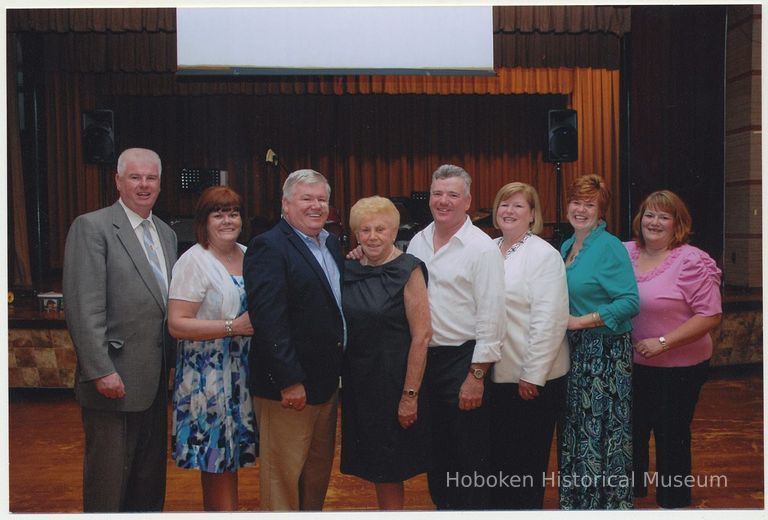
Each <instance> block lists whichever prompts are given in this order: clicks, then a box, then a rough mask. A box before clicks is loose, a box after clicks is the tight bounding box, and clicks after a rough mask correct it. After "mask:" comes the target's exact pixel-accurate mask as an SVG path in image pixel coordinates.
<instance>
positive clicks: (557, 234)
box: [552, 161, 563, 251]
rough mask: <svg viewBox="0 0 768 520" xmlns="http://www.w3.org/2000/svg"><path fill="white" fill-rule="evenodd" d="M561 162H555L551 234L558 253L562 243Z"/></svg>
mask: <svg viewBox="0 0 768 520" xmlns="http://www.w3.org/2000/svg"><path fill="white" fill-rule="evenodd" d="M561 164H562V163H561V162H560V161H557V162H555V230H554V233H553V234H552V245H553V246H555V249H557V250H558V251H560V244H562V243H563V235H562V233H563V232H562V229H561V222H560V221H561V220H562V212H561V210H560V205H561V202H560V201H561V199H562V191H563V187H562V185H563V171H562V168H561Z"/></svg>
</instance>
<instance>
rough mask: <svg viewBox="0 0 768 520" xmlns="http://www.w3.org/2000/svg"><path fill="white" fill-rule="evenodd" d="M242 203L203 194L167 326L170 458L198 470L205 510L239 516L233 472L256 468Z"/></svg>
mask: <svg viewBox="0 0 768 520" xmlns="http://www.w3.org/2000/svg"><path fill="white" fill-rule="evenodd" d="M241 230H242V220H241V218H240V196H239V195H238V194H237V193H235V192H234V191H232V190H231V189H230V188H227V187H223V186H216V187H212V188H208V189H207V190H206V191H205V192H203V194H202V195H201V196H200V200H199V201H198V203H197V209H196V214H195V238H196V240H197V244H195V245H194V246H192V248H190V249H189V250H188V251H187V252H186V253H184V254H183V255H182V256H181V258H179V260H178V261H177V262H176V265H175V266H174V268H173V276H172V280H171V286H170V289H169V294H168V300H169V301H168V326H169V329H170V332H171V334H172V335H173V336H174V337H176V338H177V339H179V340H180V341H179V343H178V347H177V352H176V374H175V381H174V393H173V458H174V460H175V461H176V464H177V465H178V466H179V467H181V468H186V469H197V470H199V471H200V477H201V483H202V488H203V506H204V508H205V510H206V511H234V510H237V502H238V498H237V470H238V469H239V468H241V467H243V466H251V465H253V464H254V463H255V461H256V455H257V452H258V449H257V438H256V435H257V434H256V424H255V418H254V413H253V405H252V402H251V398H250V394H249V392H248V385H247V382H246V374H248V350H249V347H250V336H251V334H253V329H252V327H251V323H250V320H249V317H248V313H247V312H246V303H245V290H244V284H243V276H242V274H243V256H244V252H245V247H244V246H242V245H240V244H238V243H237V238H238V237H239V236H240V232H241Z"/></svg>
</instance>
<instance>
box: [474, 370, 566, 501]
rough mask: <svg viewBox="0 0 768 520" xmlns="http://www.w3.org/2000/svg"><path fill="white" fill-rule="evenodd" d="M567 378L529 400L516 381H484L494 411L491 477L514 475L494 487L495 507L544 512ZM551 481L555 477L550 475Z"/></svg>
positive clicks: (540, 389) (542, 389)
mask: <svg viewBox="0 0 768 520" xmlns="http://www.w3.org/2000/svg"><path fill="white" fill-rule="evenodd" d="M565 386H566V376H562V377H558V378H557V379H553V380H551V381H547V384H546V385H545V386H543V387H542V386H540V387H538V388H539V396H538V397H537V398H536V399H532V400H529V401H526V400H524V399H522V398H521V397H520V394H519V393H518V384H517V383H493V382H491V381H488V382H487V383H486V390H487V392H488V398H489V403H488V404H489V405H490V412H491V425H490V427H491V474H492V475H503V476H505V477H510V479H514V480H508V481H506V482H508V484H509V485H504V486H502V485H498V486H496V487H492V488H490V507H491V509H542V508H543V507H544V483H545V481H544V475H545V474H546V471H547V466H548V464H549V452H550V448H551V447H552V435H553V433H554V431H555V424H556V423H557V417H558V415H559V413H560V411H561V410H562V407H563V405H564V403H565ZM549 477H550V478H551V477H552V475H549Z"/></svg>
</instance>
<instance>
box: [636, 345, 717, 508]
mask: <svg viewBox="0 0 768 520" xmlns="http://www.w3.org/2000/svg"><path fill="white" fill-rule="evenodd" d="M633 370H634V372H633V375H632V386H633V405H632V436H633V438H632V446H633V470H634V483H635V496H646V495H647V494H648V490H647V484H648V483H649V482H655V483H656V503H657V504H658V505H659V506H661V507H664V508H677V507H686V506H689V505H690V504H691V488H690V487H689V486H687V485H680V484H681V483H683V482H684V479H685V478H686V477H687V476H688V475H690V474H691V428H690V427H691V421H692V420H693V414H694V411H695V409H696V403H697V402H698V400H699V391H700V390H701V386H702V385H703V384H704V382H705V381H706V380H707V374H708V372H709V360H707V361H704V362H702V363H699V364H698V365H693V366H690V367H674V368H660V367H648V366H643V365H635V366H634V368H633ZM651 432H653V437H654V440H655V443H656V475H649V474H648V463H649V455H648V442H649V440H650V438H651Z"/></svg>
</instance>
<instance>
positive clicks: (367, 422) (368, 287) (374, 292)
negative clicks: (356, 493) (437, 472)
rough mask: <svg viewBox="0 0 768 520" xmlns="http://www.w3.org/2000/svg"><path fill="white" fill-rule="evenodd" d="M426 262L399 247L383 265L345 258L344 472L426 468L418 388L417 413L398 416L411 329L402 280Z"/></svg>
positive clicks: (374, 476) (377, 476) (371, 477)
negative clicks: (411, 419)
mask: <svg viewBox="0 0 768 520" xmlns="http://www.w3.org/2000/svg"><path fill="white" fill-rule="evenodd" d="M417 267H418V268H421V269H422V271H423V272H424V277H425V279H426V276H427V270H426V266H425V265H424V263H423V262H422V261H421V260H419V259H418V258H416V257H415V256H412V255H409V254H402V255H400V256H398V257H397V258H395V259H394V260H392V261H390V262H388V263H386V264H384V265H381V266H364V265H361V264H360V263H359V262H357V261H350V260H348V261H347V263H346V266H345V273H344V292H343V295H344V297H343V303H344V316H345V319H346V322H347V333H348V341H347V350H346V352H345V360H344V370H343V376H342V401H341V433H342V437H341V472H342V473H346V474H351V475H356V476H358V477H361V478H364V479H366V480H368V481H371V482H400V481H403V480H406V479H409V478H411V477H413V476H414V475H418V474H419V473H424V472H425V471H426V469H427V460H428V455H429V453H428V441H427V432H428V428H427V426H428V424H427V422H428V421H427V419H428V410H426V402H425V400H424V399H422V397H421V395H419V398H418V399H419V402H418V411H417V414H418V420H417V421H416V422H415V423H414V424H413V425H412V426H411V427H410V428H407V429H403V428H402V427H401V426H400V423H399V422H398V421H397V407H398V404H399V403H400V398H401V396H402V392H403V385H404V381H405V372H406V367H407V364H408V352H409V350H410V344H411V334H410V330H409V326H408V320H407V318H406V315H405V300H404V296H403V294H404V289H405V284H406V283H407V282H408V279H409V278H410V276H411V273H412V272H413V270H414V269H416V268H417Z"/></svg>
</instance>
